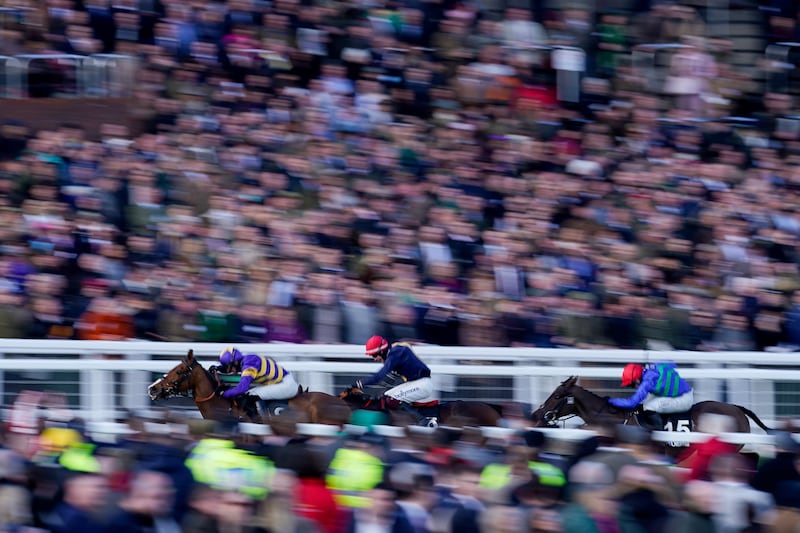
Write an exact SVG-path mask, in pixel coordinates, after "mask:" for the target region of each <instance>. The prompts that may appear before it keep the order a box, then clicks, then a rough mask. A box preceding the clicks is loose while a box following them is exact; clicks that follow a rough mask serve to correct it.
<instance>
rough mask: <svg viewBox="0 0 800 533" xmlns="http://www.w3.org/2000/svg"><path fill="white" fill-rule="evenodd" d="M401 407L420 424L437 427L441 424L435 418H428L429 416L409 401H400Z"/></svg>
mask: <svg viewBox="0 0 800 533" xmlns="http://www.w3.org/2000/svg"><path fill="white" fill-rule="evenodd" d="M399 407H400V409H401V410H402V411H404V412H406V413H408V414H409V415H411V416H412V417H413V418H414V421H415V422H416V423H417V425H418V426H426V427H436V426H438V425H439V424H438V423H437V422H436V419H435V418H428V417H427V416H424V415H423V414H422V413H420V412H419V411H418V410H417V408H416V407H414V406H413V405H411V404H410V403H408V402H400V405H399Z"/></svg>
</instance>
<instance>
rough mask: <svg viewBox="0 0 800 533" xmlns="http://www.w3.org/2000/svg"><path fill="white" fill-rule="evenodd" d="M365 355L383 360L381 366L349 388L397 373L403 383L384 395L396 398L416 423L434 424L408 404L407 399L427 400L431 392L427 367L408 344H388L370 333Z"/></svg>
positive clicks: (361, 387)
mask: <svg viewBox="0 0 800 533" xmlns="http://www.w3.org/2000/svg"><path fill="white" fill-rule="evenodd" d="M366 355H368V356H369V357H372V359H373V360H375V361H378V362H379V363H383V368H381V369H380V370H378V371H377V372H375V373H374V374H372V375H371V376H369V377H366V378H363V379H359V380H358V381H356V382H355V383H354V384H353V385H352V388H355V389H362V390H363V389H364V387H367V386H369V385H374V384H376V383H379V382H380V381H383V380H384V379H385V378H386V376H387V375H388V374H389V373H390V372H393V373H395V374H398V375H399V376H400V377H402V378H403V383H401V384H400V385H397V386H396V387H392V388H391V389H389V390H387V391H385V392H384V393H383V394H384V396H387V397H389V398H392V399H393V400H396V402H397V403H396V406H397V407H399V408H400V409H402V410H403V411H405V412H407V413H409V414H410V415H411V416H413V417H414V419H415V420H416V421H417V422H418V423H424V424H425V425H427V426H428V427H436V426H437V425H438V424H437V422H436V420H435V419H426V417H424V416H422V414H421V413H420V412H419V411H417V410H416V409H415V408H414V406H413V405H411V402H420V401H427V400H430V399H431V396H433V383H432V382H431V369H430V368H428V366H427V365H426V364H425V363H423V362H422V361H421V360H420V358H419V357H417V355H416V354H415V353H414V352H413V350H411V347H410V346H409V345H408V344H405V343H400V342H396V343H394V344H392V345H391V346H390V345H389V341H387V340H386V339H384V338H383V337H381V336H380V335H373V336H372V337H370V338H369V340H368V341H367V345H366Z"/></svg>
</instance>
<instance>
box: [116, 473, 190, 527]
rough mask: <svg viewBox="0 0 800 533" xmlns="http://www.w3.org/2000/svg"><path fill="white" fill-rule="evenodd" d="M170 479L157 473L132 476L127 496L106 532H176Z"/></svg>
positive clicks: (172, 490) (121, 502)
mask: <svg viewBox="0 0 800 533" xmlns="http://www.w3.org/2000/svg"><path fill="white" fill-rule="evenodd" d="M173 493H174V488H173V484H172V479H170V477H169V476H168V475H166V474H162V473H161V472H153V471H150V472H148V471H143V472H138V473H136V475H135V477H134V478H133V480H132V481H131V483H130V488H129V490H128V494H127V495H126V496H125V497H124V498H123V499H122V500H121V501H120V503H119V509H118V511H117V512H116V513H115V514H114V515H113V516H112V518H111V520H110V523H109V527H110V529H109V530H110V531H118V532H125V533H136V532H145V531H172V532H178V531H180V527H179V525H178V523H177V522H176V521H175V519H174V516H173V512H174V505H173V499H174V497H173Z"/></svg>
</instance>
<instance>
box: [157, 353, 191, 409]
mask: <svg viewBox="0 0 800 533" xmlns="http://www.w3.org/2000/svg"><path fill="white" fill-rule="evenodd" d="M195 368H201V369H202V367H201V366H200V363H198V362H197V359H195V358H194V352H193V351H192V350H189V353H188V354H186V357H185V358H184V359H182V360H181V362H180V363H179V364H178V365H177V366H176V367H175V368H173V369H172V370H170V371H169V372H167V373H166V374H164V375H163V376H161V377H160V378H158V379H157V380H155V381H154V382H153V383H152V384H151V385H150V386H149V387H147V394H148V395H149V396H150V399H151V400H153V401H155V400H162V399H167V398H173V397H175V396H188V395H189V393H190V392H191V391H192V390H193V389H194V385H193V380H192V374H193V373H194V370H195Z"/></svg>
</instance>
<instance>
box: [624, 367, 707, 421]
mask: <svg viewBox="0 0 800 533" xmlns="http://www.w3.org/2000/svg"><path fill="white" fill-rule="evenodd" d="M622 386H623V387H636V392H634V393H633V396H631V397H629V398H611V399H610V400H609V403H610V404H611V405H613V406H614V407H620V408H622V409H633V408H635V407H638V406H639V404H642V407H643V408H644V410H646V411H655V412H656V413H681V412H684V411H688V410H689V409H691V408H692V405H693V404H694V392H693V391H692V386H691V385H689V383H688V382H687V381H686V380H685V379H683V378H682V377H681V376H680V375H679V374H678V370H677V368H676V367H675V364H674V363H655V364H649V365H646V366H642V365H639V364H636V363H630V364H628V365H626V366H625V368H624V369H623V371H622Z"/></svg>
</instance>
